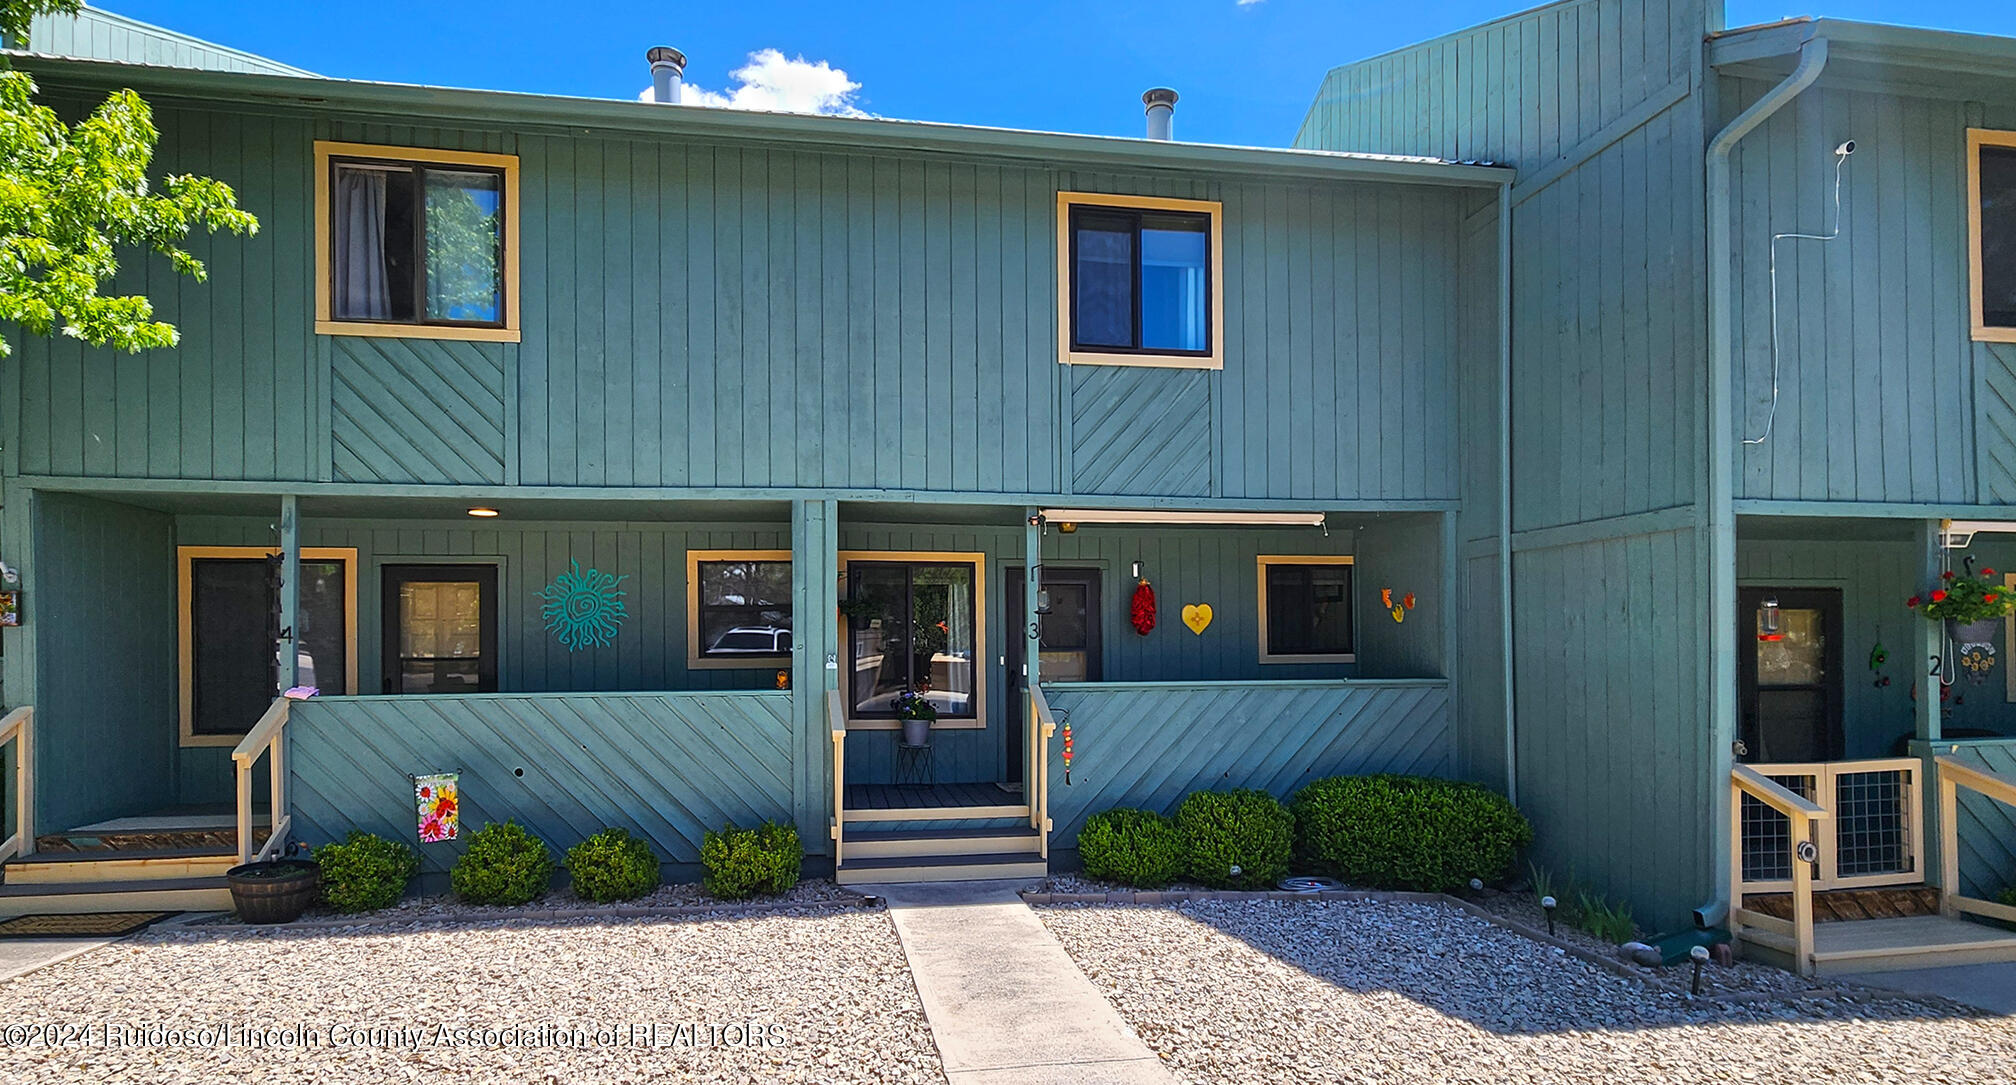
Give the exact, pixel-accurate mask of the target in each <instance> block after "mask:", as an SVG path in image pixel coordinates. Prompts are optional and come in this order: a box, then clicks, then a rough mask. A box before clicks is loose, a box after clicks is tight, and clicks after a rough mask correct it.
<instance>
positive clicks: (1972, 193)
mask: <svg viewBox="0 0 2016 1085" xmlns="http://www.w3.org/2000/svg"><path fill="white" fill-rule="evenodd" d="M1967 217H1968V220H1969V221H1968V248H1969V250H1970V251H1969V256H1970V257H1971V259H1970V261H1969V263H1970V265H1971V268H1972V271H1973V282H1972V288H1973V290H1972V292H1973V298H1972V301H1973V315H1974V338H1975V339H1978V340H1985V341H1990V342H1999V343H2016V132H1991V131H1987V130H1985V129H1980V128H1972V129H1969V130H1968V131H1967Z"/></svg>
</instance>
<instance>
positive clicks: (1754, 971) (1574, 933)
mask: <svg viewBox="0 0 2016 1085" xmlns="http://www.w3.org/2000/svg"><path fill="white" fill-rule="evenodd" d="M1469 899H1470V903H1472V904H1475V905H1477V906H1478V907H1480V908H1483V909H1484V910H1485V911H1487V912H1490V913H1491V914H1492V915H1495V916H1502V917H1504V918H1506V919H1510V920H1512V921H1514V922H1516V923H1520V924H1523V925H1525V926H1527V927H1530V928H1532V929H1533V930H1536V931H1544V930H1546V929H1547V913H1546V912H1545V911H1543V910H1542V909H1541V907H1540V903H1539V901H1537V900H1535V899H1534V898H1533V894H1531V893H1498V892H1492V891H1490V890H1486V891H1485V892H1482V893H1479V894H1476V895H1475V896H1472V897H1471V898H1469ZM1640 934H1641V937H1642V936H1643V932H1640ZM1554 937H1556V938H1559V939H1561V940H1562V941H1563V942H1568V943H1570V944H1572V945H1575V946H1579V947H1581V948H1583V949H1586V950H1590V951H1591V952H1595V953H1601V954H1602V955H1604V956H1605V957H1608V958H1610V959H1611V960H1613V961H1616V962H1618V963H1619V964H1622V965H1624V966H1625V967H1627V968H1629V969H1631V970H1632V971H1633V972H1637V973H1639V974H1641V975H1645V976H1654V977H1657V978H1659V979H1663V980H1665V981H1667V982H1669V983H1681V984H1685V983H1688V982H1690V981H1691V980H1692V979H1693V970H1692V969H1691V968H1689V967H1688V966H1686V965H1680V966H1678V967H1674V968H1647V967H1645V966H1644V965H1640V964H1635V963H1632V962H1629V961H1626V960H1624V959H1623V958H1622V957H1619V956H1618V955H1617V947H1616V946H1614V945H1612V944H1610V943H1609V942H1605V941H1604V940H1602V939H1601V938H1598V937H1596V936H1595V935H1593V934H1590V933H1589V932H1587V931H1585V930H1582V929H1581V928H1579V927H1573V926H1570V925H1568V924H1567V923H1563V922H1560V921H1558V920H1557V921H1556V922H1555V924H1554ZM1701 980H1702V986H1703V988H1704V989H1705V990H1706V992H1707V993H1708V994H1711V995H1713V994H1787V995H1794V994H1806V993H1808V992H1812V991H1821V990H1833V989H1834V988H1836V987H1838V986H1839V984H1835V983H1832V982H1830V981H1828V980H1824V979H1820V980H1812V979H1806V978H1804V977H1802V976H1800V975H1799V974H1798V973H1796V972H1791V971H1788V970H1786V969H1783V968H1773V967H1772V966H1770V965H1767V964H1758V963H1757V962H1755V961H1737V962H1736V963H1734V964H1731V965H1713V964H1711V965H1709V966H1708V967H1707V968H1706V969H1704V970H1703V971H1702V973H1701Z"/></svg>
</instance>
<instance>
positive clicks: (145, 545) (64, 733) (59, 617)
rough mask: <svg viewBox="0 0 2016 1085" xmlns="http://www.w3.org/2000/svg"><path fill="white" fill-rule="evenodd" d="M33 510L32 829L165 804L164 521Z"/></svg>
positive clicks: (170, 633)
mask: <svg viewBox="0 0 2016 1085" xmlns="http://www.w3.org/2000/svg"><path fill="white" fill-rule="evenodd" d="M8 499H9V500H10V501H19V500H27V498H26V497H25V495H21V494H10V495H9V498H8ZM33 505H34V508H35V510H36V523H35V525H34V531H35V545H34V552H35V554H36V555H37V559H38V560H37V564H38V565H39V567H38V568H29V569H24V570H23V573H24V575H25V576H26V577H27V581H26V583H25V584H24V585H23V588H24V591H23V595H22V599H23V602H24V604H25V606H26V608H28V609H26V610H24V615H23V620H24V621H27V622H31V623H33V624H34V628H35V635H36V644H35V652H36V660H37V674H36V676H35V689H34V699H33V703H34V705H35V754H36V756H35V760H36V764H35V772H36V778H37V780H38V781H39V783H38V786H37V787H36V789H35V793H36V799H37V803H36V805H37V808H38V809H37V821H36V823H37V825H38V826H39V827H40V830H41V831H43V832H60V831H62V830H64V829H68V828H72V827H74V826H77V825H83V824H88V823H90V822H93V821H98V820H101V819H103V818H108V817H117V816H121V815H126V814H132V813H136V812H139V811H142V810H151V809H156V808H160V807H164V806H168V805H172V804H173V803H174V802H175V801H176V792H175V787H176V783H175V776H174V773H175V753H176V743H177V737H176V736H177V733H178V731H177V719H176V689H175V670H176V663H175V659H176V656H175V564H174V550H173V548H172V547H171V546H170V544H169V543H170V539H171V538H172V531H173V521H172V520H171V519H170V518H169V517H168V516H166V515H164V514H162V513H158V512H152V511H148V510H145V509H138V508H134V507H132V506H130V505H119V504H114V503H112V502H109V501H96V500H92V499H90V498H84V497H75V496H71V495H67V494H40V495H37V496H36V498H35V500H34V502H33ZM22 703H27V702H22Z"/></svg>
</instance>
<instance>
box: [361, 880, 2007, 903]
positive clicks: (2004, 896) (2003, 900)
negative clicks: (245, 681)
mask: <svg viewBox="0 0 2016 1085" xmlns="http://www.w3.org/2000/svg"><path fill="white" fill-rule="evenodd" d="M324 877H327V875H324ZM1995 900H1996V902H1997V903H2000V904H2006V905H2008V906H2009V907H2011V908H2016V885H2012V886H2010V887H2009V888H2007V889H2004V890H2003V891H2002V892H2001V895H1999V896H1997V897H1996V898H1995Z"/></svg>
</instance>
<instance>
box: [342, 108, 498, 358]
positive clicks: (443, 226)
mask: <svg viewBox="0 0 2016 1085" xmlns="http://www.w3.org/2000/svg"><path fill="white" fill-rule="evenodd" d="M316 160H317V163H316V164H317V178H316V209H317V219H318V229H319V236H318V237H317V245H316V251H317V255H318V257H319V259H318V260H317V265H318V274H317V284H316V289H317V295H316V330H317V331H318V332H322V333H324V334H341V335H395V336H408V337H426V338H442V339H490V340H506V341H514V342H515V341H516V340H517V338H518V331H517V328H518V320H517V289H518V283H517V259H516V257H517V251H516V233H517V229H516V226H517V215H518V209H517V187H518V186H517V177H518V172H517V171H518V160H517V159H516V158H513V157H511V156H508V155H489V154H476V153H473V152H447V151H430V150H422V149H416V148H398V147H370V146H360V145H357V144H342V143H317V144H316Z"/></svg>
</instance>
